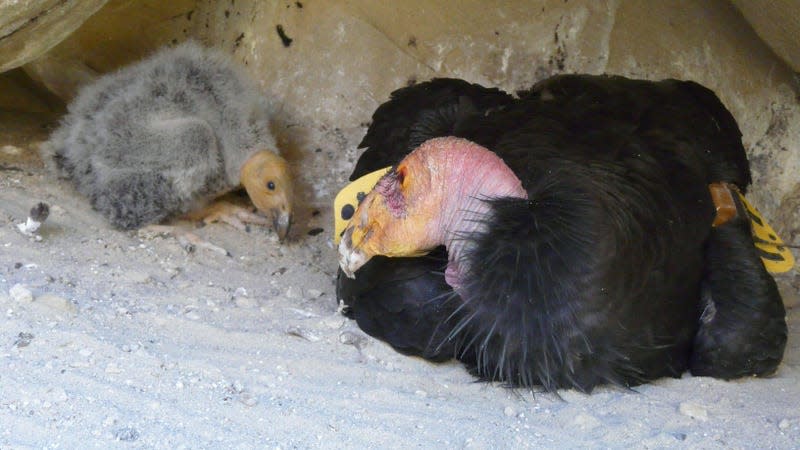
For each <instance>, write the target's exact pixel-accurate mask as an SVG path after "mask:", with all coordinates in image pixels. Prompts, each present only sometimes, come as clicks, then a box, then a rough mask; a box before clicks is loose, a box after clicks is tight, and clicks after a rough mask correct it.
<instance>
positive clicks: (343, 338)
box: [339, 331, 367, 350]
mask: <svg viewBox="0 0 800 450" xmlns="http://www.w3.org/2000/svg"><path fill="white" fill-rule="evenodd" d="M339 342H341V343H342V344H344V345H352V346H353V347H355V348H357V349H359V350H361V349H362V348H363V347H364V346H365V345H366V344H367V339H366V338H365V337H364V336H361V335H359V334H356V333H353V332H352V331H343V332H341V333H340V334H339Z"/></svg>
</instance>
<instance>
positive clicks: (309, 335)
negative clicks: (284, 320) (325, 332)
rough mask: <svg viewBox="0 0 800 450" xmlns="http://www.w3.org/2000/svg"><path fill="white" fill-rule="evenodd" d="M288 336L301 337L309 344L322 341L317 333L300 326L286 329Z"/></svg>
mask: <svg viewBox="0 0 800 450" xmlns="http://www.w3.org/2000/svg"><path fill="white" fill-rule="evenodd" d="M286 334H288V335H290V336H297V337H301V338H303V339H305V340H307V341H309V342H317V341H319V340H320V337H319V336H317V335H316V334H315V333H313V332H311V331H310V330H307V329H305V328H301V327H298V326H290V327H289V328H287V329H286Z"/></svg>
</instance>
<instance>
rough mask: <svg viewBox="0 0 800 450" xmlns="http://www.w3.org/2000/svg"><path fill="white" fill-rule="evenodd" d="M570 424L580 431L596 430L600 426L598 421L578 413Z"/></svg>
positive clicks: (590, 416) (595, 418) (588, 415)
mask: <svg viewBox="0 0 800 450" xmlns="http://www.w3.org/2000/svg"><path fill="white" fill-rule="evenodd" d="M572 424H573V425H575V426H576V427H578V428H581V429H584V430H585V429H591V428H597V427H599V426H600V425H601V423H600V420H599V419H597V417H594V416H592V415H590V414H586V413H580V414H578V415H577V416H575V418H574V419H573V420H572Z"/></svg>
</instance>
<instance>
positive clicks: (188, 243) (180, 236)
mask: <svg viewBox="0 0 800 450" xmlns="http://www.w3.org/2000/svg"><path fill="white" fill-rule="evenodd" d="M138 234H139V237H141V238H145V239H152V238H154V237H156V236H172V237H174V238H175V239H177V241H178V244H180V246H181V247H182V248H183V249H184V250H186V252H187V253H192V252H194V251H195V249H198V248H202V249H205V250H211V251H212V252H215V253H219V254H220V255H223V256H231V253H230V252H229V251H227V250H225V249H224V248H222V247H220V246H218V245H215V244H213V243H211V242H209V241H207V240H205V239H203V238H201V237H200V236H198V235H196V234H194V233H192V232H191V231H187V230H185V229H183V228H181V227H179V226H174V225H147V226H145V227H142V228H140V229H139V232H138Z"/></svg>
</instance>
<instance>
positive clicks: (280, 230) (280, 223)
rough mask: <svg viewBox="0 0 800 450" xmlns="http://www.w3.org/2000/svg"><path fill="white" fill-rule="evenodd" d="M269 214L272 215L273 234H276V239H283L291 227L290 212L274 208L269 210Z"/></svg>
mask: <svg viewBox="0 0 800 450" xmlns="http://www.w3.org/2000/svg"><path fill="white" fill-rule="evenodd" d="M270 215H271V216H272V227H273V228H274V229H275V234H277V235H278V240H280V241H283V240H285V239H286V236H288V235H289V229H290V228H291V227H292V214H291V213H289V212H287V211H281V210H280V209H279V208H275V209H272V210H271V211H270Z"/></svg>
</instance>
